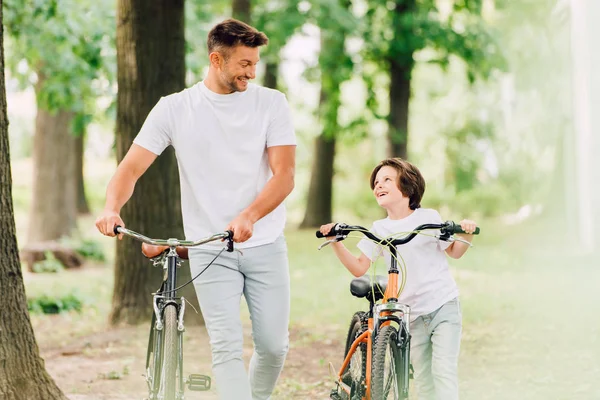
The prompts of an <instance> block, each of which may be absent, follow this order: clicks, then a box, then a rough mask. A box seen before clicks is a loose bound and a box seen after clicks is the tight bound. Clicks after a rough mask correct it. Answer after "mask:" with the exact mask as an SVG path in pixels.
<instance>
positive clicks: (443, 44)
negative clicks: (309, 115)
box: [362, 0, 505, 118]
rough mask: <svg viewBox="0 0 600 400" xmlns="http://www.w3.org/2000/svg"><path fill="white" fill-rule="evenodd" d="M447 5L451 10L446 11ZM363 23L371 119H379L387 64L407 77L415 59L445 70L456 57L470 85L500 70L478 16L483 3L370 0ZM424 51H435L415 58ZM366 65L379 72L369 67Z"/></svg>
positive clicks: (499, 57) (494, 45) (490, 35)
mask: <svg viewBox="0 0 600 400" xmlns="http://www.w3.org/2000/svg"><path fill="white" fill-rule="evenodd" d="M447 4H452V8H450V9H448V8H447ZM363 22H364V23H363V26H362V29H363V36H364V38H365V40H364V43H365V46H364V48H363V51H362V57H363V58H364V60H365V63H366V65H367V68H364V72H363V74H364V80H365V83H366V84H367V87H368V90H369V99H368V101H367V106H368V109H369V110H370V111H371V112H372V113H373V114H374V115H375V116H376V118H381V117H382V116H381V114H380V106H379V104H378V101H377V96H376V93H375V91H376V84H377V80H378V79H377V75H379V74H380V69H383V70H385V71H387V70H388V69H389V66H390V65H391V64H395V65H397V66H398V67H399V70H402V71H408V72H407V73H408V74H409V75H410V72H411V71H412V69H413V66H414V64H415V60H417V61H420V62H427V63H434V64H438V65H440V66H441V67H443V68H445V67H447V66H448V64H449V62H450V57H451V56H452V55H455V56H458V57H460V58H461V59H463V60H464V61H465V63H466V65H467V69H466V73H467V76H468V78H469V80H470V81H471V82H473V81H474V80H475V79H476V77H482V78H487V77H489V75H490V73H491V72H492V71H493V70H494V69H504V68H505V61H504V56H503V54H502V52H501V50H500V46H499V44H498V42H497V40H496V35H495V34H494V31H493V29H492V26H491V25H490V24H489V23H487V22H486V21H485V19H484V16H483V15H482V0H470V1H467V0H465V1H455V2H450V3H442V2H436V1H432V0H408V1H407V0H394V1H388V0H373V1H370V2H368V9H367V11H366V14H365V18H364V20H363ZM423 49H430V50H431V49H432V50H434V51H429V52H427V53H423V54H419V57H417V53H418V52H419V51H420V50H423ZM369 64H374V65H376V66H378V67H379V68H372V67H370V68H369V67H368V66H369ZM384 84H387V82H385V83H384Z"/></svg>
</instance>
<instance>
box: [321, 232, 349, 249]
mask: <svg viewBox="0 0 600 400" xmlns="http://www.w3.org/2000/svg"><path fill="white" fill-rule="evenodd" d="M347 237H348V236H347V235H336V236H335V237H334V238H333V239H329V240H326V241H325V242H323V244H321V245H320V246H319V247H318V249H317V250H321V249H322V248H323V247H325V246H327V245H329V244H331V243H335V242H341V241H342V240H344V239H346V238H347Z"/></svg>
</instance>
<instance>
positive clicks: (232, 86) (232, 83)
mask: <svg viewBox="0 0 600 400" xmlns="http://www.w3.org/2000/svg"><path fill="white" fill-rule="evenodd" d="M223 81H224V83H225V85H226V86H227V88H228V89H229V90H231V92H232V93H233V92H243V91H245V90H246V89H247V88H248V87H244V88H240V87H239V86H238V85H239V84H240V82H239V80H238V77H231V76H229V75H226V74H223Z"/></svg>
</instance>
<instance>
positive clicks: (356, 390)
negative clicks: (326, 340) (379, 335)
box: [342, 311, 367, 400]
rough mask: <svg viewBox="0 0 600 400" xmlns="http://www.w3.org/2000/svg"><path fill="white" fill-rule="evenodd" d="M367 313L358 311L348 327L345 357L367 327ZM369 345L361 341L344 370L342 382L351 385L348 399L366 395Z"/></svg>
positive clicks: (352, 399)
mask: <svg viewBox="0 0 600 400" xmlns="http://www.w3.org/2000/svg"><path fill="white" fill-rule="evenodd" d="M366 320H367V317H366V314H365V313H364V312H363V311H358V312H356V313H355V314H354V315H353V316H352V321H350V327H349V328H348V336H347V337H346V350H345V351H344V358H346V356H347V355H348V353H349V352H350V347H351V346H352V343H354V341H355V340H356V338H358V337H359V336H360V335H361V334H362V333H363V332H364V331H365V330H366V329H367V326H366ZM366 363H367V345H366V343H361V344H359V345H358V347H357V348H356V350H355V351H354V353H353V354H352V357H351V358H350V363H349V364H348V366H347V367H346V369H345V370H344V371H343V372H342V382H344V383H345V384H346V385H348V386H349V387H350V396H347V397H346V399H348V400H354V399H362V398H363V396H364V393H363V392H364V386H363V385H364V383H365V379H366V372H367V365H366Z"/></svg>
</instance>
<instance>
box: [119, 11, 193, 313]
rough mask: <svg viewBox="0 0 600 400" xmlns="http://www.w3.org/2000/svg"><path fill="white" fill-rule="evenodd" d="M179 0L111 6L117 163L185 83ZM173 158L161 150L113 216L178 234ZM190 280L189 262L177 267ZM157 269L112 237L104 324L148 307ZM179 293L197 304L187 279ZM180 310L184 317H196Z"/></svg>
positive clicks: (160, 234) (135, 247)
mask: <svg viewBox="0 0 600 400" xmlns="http://www.w3.org/2000/svg"><path fill="white" fill-rule="evenodd" d="M184 57H185V37H184V1H183V0H152V1H150V0H144V1H142V0H119V2H118V10H117V81H118V85H119V91H118V95H117V124H116V136H117V159H118V161H119V162H120V161H121V160H122V159H123V157H124V156H125V153H126V152H127V150H128V149H129V147H130V146H131V143H132V142H133V139H134V138H135V136H136V135H137V133H138V132H139V130H140V128H141V126H142V124H143V122H144V120H145V118H146V116H147V115H148V113H149V112H150V110H151V109H152V107H154V105H155V104H156V103H157V102H158V100H159V99H160V97H161V96H165V95H168V94H171V93H174V92H178V91H180V90H182V89H183V88H184V87H185V59H184ZM178 176H179V174H178V171H177V164H176V160H175V154H174V152H173V151H172V148H169V149H167V150H166V151H165V152H164V153H163V154H162V155H161V156H160V157H158V159H157V160H156V161H155V162H154V164H153V165H152V166H151V167H150V168H149V169H148V171H146V173H145V174H144V175H143V176H142V178H141V179H140V180H139V181H138V183H137V184H136V187H135V192H134V194H133V196H132V197H131V199H130V200H129V202H128V203H127V204H126V205H125V207H123V209H122V211H121V217H122V218H123V220H124V221H125V223H126V224H127V226H128V227H130V228H131V229H133V230H135V231H139V232H141V233H143V234H144V235H147V236H150V237H156V238H169V237H182V236H183V230H182V220H181V203H180V194H179V179H178ZM179 275H180V277H179V278H180V281H184V280H185V281H186V282H187V281H188V280H189V279H190V272H189V268H188V267H187V265H186V267H185V268H182V269H180V271H179ZM161 276H162V275H161V271H159V270H158V269H157V268H153V267H152V266H151V264H150V263H149V262H148V261H147V260H146V259H145V258H144V257H143V256H142V254H141V251H140V246H139V243H137V242H133V241H132V240H130V239H127V238H126V239H124V240H122V241H118V242H117V252H116V265H115V286H114V293H113V304H112V312H111V315H110V322H111V323H112V324H118V323H121V322H124V323H130V324H136V323H140V322H143V321H147V320H148V319H149V318H150V316H151V313H152V296H151V295H150V294H151V293H152V292H154V291H156V290H157V289H158V287H159V285H160V279H161ZM186 289H187V291H186V290H184V291H183V293H182V294H183V295H184V296H186V298H188V299H189V300H190V301H192V303H193V304H194V307H196V308H198V306H197V304H198V302H197V298H196V296H195V292H194V289H193V285H188V286H187V287H186ZM192 315H196V314H194V313H188V315H187V318H186V322H187V323H194V322H195V323H200V322H202V320H201V317H198V318H196V321H194V320H193V317H192Z"/></svg>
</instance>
